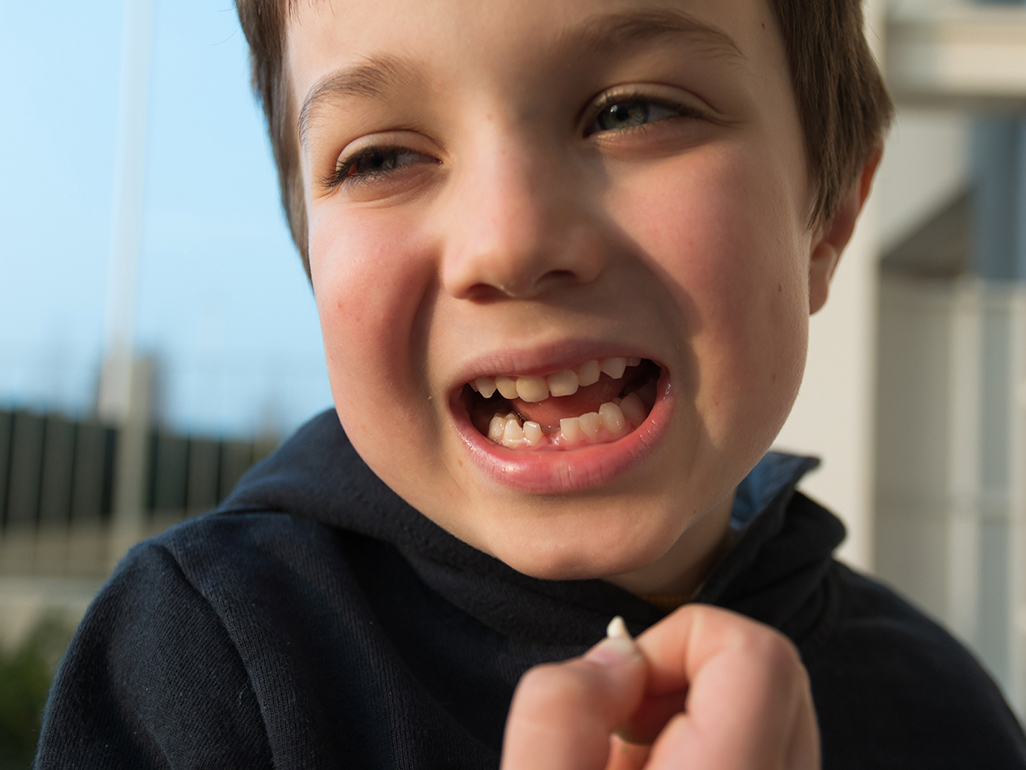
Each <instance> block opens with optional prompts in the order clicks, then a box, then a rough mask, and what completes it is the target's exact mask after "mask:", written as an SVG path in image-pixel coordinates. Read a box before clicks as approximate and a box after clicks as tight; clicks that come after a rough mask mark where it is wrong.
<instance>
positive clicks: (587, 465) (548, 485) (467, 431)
mask: <svg viewBox="0 0 1026 770" xmlns="http://www.w3.org/2000/svg"><path fill="white" fill-rule="evenodd" d="M673 402H674V391H673V387H672V386H671V385H670V382H669V378H668V376H667V374H666V372H665V371H663V372H662V373H661V374H660V375H659V382H658V383H657V386H656V401H655V404H654V405H653V406H652V411H651V412H649V415H648V417H647V418H646V419H645V421H644V422H643V423H642V424H641V425H640V426H638V427H637V428H636V429H634V430H633V431H631V432H630V433H628V434H627V435H626V436H624V437H623V438H619V439H617V440H616V441H611V442H609V443H607V444H593V445H591V446H586V447H580V448H579V449H568V450H565V451H555V452H532V451H530V450H513V449H507V448H506V447H503V446H500V445H498V444H494V443H492V442H491V441H489V440H488V439H487V438H486V437H484V436H482V435H481V433H480V432H479V431H478V430H477V428H475V427H474V426H473V424H471V422H470V417H469V415H468V414H467V413H466V411H465V410H463V409H457V408H454V409H453V411H454V413H455V415H456V428H457V430H458V432H459V434H460V438H461V439H463V443H464V446H466V448H467V450H468V452H469V454H470V457H471V459H472V460H473V462H474V463H475V465H477V467H478V468H480V469H481V470H483V471H484V472H485V473H486V474H488V475H489V476H490V477H491V478H492V479H493V480H494V481H496V482H498V483H499V484H501V485H502V486H504V487H506V488H508V489H512V490H515V491H517V492H526V493H529V494H534V495H558V494H565V493H569V492H583V491H587V490H591V489H595V488H597V487H601V486H604V485H605V484H608V483H610V482H611V481H613V480H614V479H615V478H616V477H617V476H620V475H622V474H624V473H626V472H627V471H629V470H631V469H632V468H634V467H636V466H637V465H639V464H640V463H642V462H644V460H645V459H646V458H648V456H649V455H651V454H652V452H654V451H655V450H656V448H658V446H659V444H660V443H661V441H662V439H663V437H664V436H665V434H666V431H667V428H668V427H669V424H670V416H671V414H672V413H673Z"/></svg>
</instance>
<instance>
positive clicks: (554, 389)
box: [546, 369, 580, 396]
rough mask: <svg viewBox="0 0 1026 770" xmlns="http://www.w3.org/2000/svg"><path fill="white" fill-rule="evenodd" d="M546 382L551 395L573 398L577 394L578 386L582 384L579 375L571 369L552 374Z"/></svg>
mask: <svg viewBox="0 0 1026 770" xmlns="http://www.w3.org/2000/svg"><path fill="white" fill-rule="evenodd" d="M546 382H547V383H548V386H549V393H551V394H552V395H553V396H572V395H573V394H574V393H576V392H577V386H578V385H579V384H580V381H579V380H578V377H577V373H576V372H574V371H573V370H571V369H564V370H563V371H561V372H556V373H555V374H550V375H549V376H548V377H546Z"/></svg>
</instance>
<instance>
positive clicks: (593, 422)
mask: <svg viewBox="0 0 1026 770" xmlns="http://www.w3.org/2000/svg"><path fill="white" fill-rule="evenodd" d="M577 419H578V420H579V421H580V423H581V431H582V432H583V433H584V435H585V436H587V437H588V438H590V439H592V440H594V439H597V438H598V434H599V430H600V429H601V428H602V421H601V420H600V419H599V416H598V412H588V413H587V414H582V415H581V416H580V417H578V418H577Z"/></svg>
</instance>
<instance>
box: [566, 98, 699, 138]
mask: <svg viewBox="0 0 1026 770" xmlns="http://www.w3.org/2000/svg"><path fill="white" fill-rule="evenodd" d="M692 112H693V111H691V110H687V109H685V108H683V107H676V106H671V105H665V104H661V103H660V102H656V101H652V100H651V99H621V100H619V101H615V102H611V103H609V104H607V105H606V106H605V107H603V108H602V109H601V110H600V111H599V113H598V115H596V116H595V122H594V123H592V124H591V126H589V128H588V130H587V131H586V132H585V133H586V134H587V135H590V134H594V133H598V132H599V131H623V130H626V129H631V128H640V127H641V126H644V125H647V124H649V123H656V122H658V121H660V120H666V119H667V118H674V117H679V116H681V115H689V114H692Z"/></svg>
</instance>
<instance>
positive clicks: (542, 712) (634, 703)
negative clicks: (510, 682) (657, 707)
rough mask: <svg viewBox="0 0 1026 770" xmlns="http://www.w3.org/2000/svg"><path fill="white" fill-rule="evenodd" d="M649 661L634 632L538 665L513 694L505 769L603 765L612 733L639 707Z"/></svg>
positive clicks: (583, 769) (595, 769)
mask: <svg viewBox="0 0 1026 770" xmlns="http://www.w3.org/2000/svg"><path fill="white" fill-rule="evenodd" d="M646 674H647V671H646V663H645V659H644V658H643V657H642V655H641V652H640V650H639V649H638V647H637V645H636V644H635V643H634V641H633V640H632V639H630V637H626V636H621V637H616V638H612V639H604V640H602V641H601V642H599V643H598V644H597V645H595V646H594V647H592V648H591V650H589V651H588V652H587V653H586V654H585V655H584V656H583V657H580V658H575V659H573V660H569V661H566V662H563V663H551V664H546V665H542V666H536V667H535V668H532V669H531V670H530V671H528V672H527V673H526V674H524V676H523V678H522V679H521V680H520V683H519V684H518V685H517V689H516V692H515V693H514V694H513V704H512V706H511V707H510V713H509V718H508V720H507V722H506V734H505V738H504V740H503V751H502V770H527V769H528V768H530V770H550V769H551V770H557V769H558V770H602V768H604V767H605V766H606V760H607V758H608V755H609V736H610V734H611V733H613V732H614V731H615V730H616V729H617V728H619V727H620V726H621V725H623V724H624V723H625V722H626V721H627V719H628V717H629V716H630V715H631V713H633V712H634V710H635V709H636V708H637V707H638V704H639V703H640V702H641V698H642V695H643V692H644V688H645V678H646Z"/></svg>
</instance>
